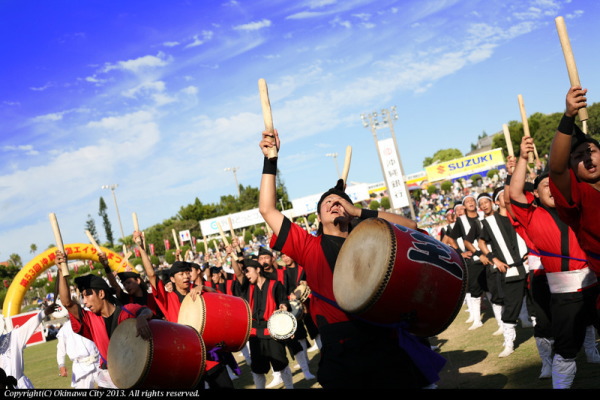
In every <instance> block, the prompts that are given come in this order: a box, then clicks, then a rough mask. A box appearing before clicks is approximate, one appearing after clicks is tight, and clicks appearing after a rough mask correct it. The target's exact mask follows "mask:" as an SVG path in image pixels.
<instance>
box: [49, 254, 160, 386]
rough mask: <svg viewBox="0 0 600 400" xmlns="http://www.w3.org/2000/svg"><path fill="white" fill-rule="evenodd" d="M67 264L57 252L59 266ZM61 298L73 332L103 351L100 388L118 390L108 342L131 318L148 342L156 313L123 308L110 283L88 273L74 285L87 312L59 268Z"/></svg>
mask: <svg viewBox="0 0 600 400" xmlns="http://www.w3.org/2000/svg"><path fill="white" fill-rule="evenodd" d="M66 262H67V256H66V254H65V253H63V252H62V251H60V250H57V251H56V264H57V265H59V264H62V263H66ZM58 273H59V276H58V285H59V292H58V293H59V295H60V299H61V301H62V303H63V306H64V307H65V308H66V309H67V310H68V311H69V317H70V320H71V326H72V328H73V332H75V333H78V334H80V335H81V336H83V337H85V338H87V339H89V340H91V341H92V342H94V344H96V347H98V351H99V352H100V358H101V365H100V368H101V369H102V371H100V374H99V376H98V385H99V386H100V387H104V388H115V387H116V386H115V385H114V384H113V383H112V380H111V379H110V375H109V374H108V370H107V357H108V343H109V341H110V337H111V335H112V333H113V332H114V330H115V329H116V328H117V326H118V325H119V324H120V323H121V322H123V321H125V320H126V319H129V318H135V319H136V327H137V334H138V336H141V337H142V339H144V340H148V339H150V336H151V331H150V327H149V326H148V321H149V320H150V319H152V317H153V316H154V313H153V312H152V311H151V310H150V309H149V308H148V307H146V306H141V305H139V304H126V305H124V306H121V305H120V303H119V301H118V300H117V298H116V297H115V296H114V295H113V292H112V289H111V288H110V286H108V283H107V282H106V281H105V280H104V279H102V278H100V277H99V276H97V275H92V274H87V275H83V276H80V277H78V278H75V284H76V285H77V288H78V289H79V291H80V292H81V293H82V294H83V303H84V306H85V307H86V309H84V308H83V307H82V306H81V305H79V304H78V303H75V302H74V301H73V300H72V299H71V294H70V291H69V283H68V282H67V278H66V277H64V276H63V275H62V273H61V270H60V268H59V270H58Z"/></svg>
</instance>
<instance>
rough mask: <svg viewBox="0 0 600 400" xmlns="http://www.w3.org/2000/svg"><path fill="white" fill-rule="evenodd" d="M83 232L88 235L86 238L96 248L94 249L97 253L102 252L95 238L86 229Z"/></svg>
mask: <svg viewBox="0 0 600 400" xmlns="http://www.w3.org/2000/svg"><path fill="white" fill-rule="evenodd" d="M85 234H86V235H87V237H88V240H89V241H90V243H91V244H92V245H93V246H94V247H95V248H96V251H97V252H98V253H101V252H102V249H101V248H100V246H99V245H98V243H97V242H96V239H94V237H93V236H92V233H91V232H90V231H88V230H86V231H85Z"/></svg>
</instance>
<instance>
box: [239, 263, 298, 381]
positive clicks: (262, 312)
mask: <svg viewBox="0 0 600 400" xmlns="http://www.w3.org/2000/svg"><path fill="white" fill-rule="evenodd" d="M231 266H232V267H233V270H234V272H235V276H236V278H237V280H238V282H239V284H240V286H239V289H240V295H241V296H240V297H242V298H244V299H245V300H246V301H247V302H248V304H249V305H250V309H251V313H252V328H251V330H250V339H249V340H248V342H249V344H250V357H251V360H252V362H251V366H250V368H251V370H252V378H253V379H254V385H255V386H256V389H265V387H266V374H267V373H268V372H269V370H270V369H271V367H272V368H273V372H274V373H275V372H280V373H281V379H282V380H283V384H284V385H285V387H286V389H293V388H294V382H293V379H292V371H291V370H290V366H289V363H288V359H287V354H286V348H285V344H284V342H282V341H277V340H275V339H273V338H272V337H271V336H270V334H269V330H268V328H267V326H268V321H269V318H270V317H271V316H272V315H273V313H274V312H275V311H276V310H278V309H279V310H284V311H287V310H288V309H289V303H288V301H287V294H286V293H285V288H284V287H283V284H282V283H281V282H279V281H277V280H273V279H268V278H266V275H265V272H264V271H263V265H261V264H260V263H259V262H258V261H256V260H252V259H246V260H244V263H243V269H242V266H241V265H240V264H239V263H238V262H237V260H235V259H233V260H232V263H231Z"/></svg>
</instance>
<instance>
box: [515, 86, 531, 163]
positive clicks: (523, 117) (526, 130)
mask: <svg viewBox="0 0 600 400" xmlns="http://www.w3.org/2000/svg"><path fill="white" fill-rule="evenodd" d="M517 97H518V100H519V109H520V110H521V121H523V135H524V136H527V137H529V136H531V135H530V134H529V123H528V122H527V113H526V112H525V103H524V102H523V96H521V95H518V96H517ZM529 163H530V164H531V163H533V153H532V152H529Z"/></svg>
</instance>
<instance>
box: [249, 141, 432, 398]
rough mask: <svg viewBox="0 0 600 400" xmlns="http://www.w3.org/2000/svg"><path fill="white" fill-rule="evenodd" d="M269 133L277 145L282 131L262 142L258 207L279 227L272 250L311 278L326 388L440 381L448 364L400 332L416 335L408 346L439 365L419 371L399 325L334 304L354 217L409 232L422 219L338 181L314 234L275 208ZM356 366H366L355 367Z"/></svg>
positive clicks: (274, 166)
mask: <svg viewBox="0 0 600 400" xmlns="http://www.w3.org/2000/svg"><path fill="white" fill-rule="evenodd" d="M270 136H274V139H275V142H276V146H277V148H279V137H278V134H277V131H275V132H274V133H273V134H271V133H269V132H263V140H262V141H261V142H260V144H259V147H260V148H261V150H262V152H263V154H264V166H263V173H262V179H261V185H260V195H259V211H260V213H261V215H262V217H263V218H264V220H265V221H266V222H267V224H268V225H269V226H270V227H271V229H272V230H273V236H272V238H271V243H270V244H271V248H272V249H274V250H278V251H281V252H282V253H285V254H288V255H289V256H290V257H292V258H293V259H294V260H296V261H297V262H298V264H300V265H302V266H303V267H304V269H305V271H306V279H307V283H308V286H309V287H310V288H311V292H312V294H313V297H312V300H311V306H310V312H311V316H312V317H313V321H314V322H315V323H316V324H317V327H318V328H319V332H320V334H321V340H322V348H321V360H320V363H319V371H318V373H317V378H318V381H319V383H320V384H321V386H322V387H323V388H325V389H328V388H332V389H337V388H339V389H347V388H366V387H374V388H378V389H382V388H398V387H402V388H422V387H425V386H428V385H430V384H434V383H435V381H437V380H438V379H439V378H438V376H437V373H438V372H439V370H440V369H441V366H440V363H441V364H442V365H443V363H442V361H441V360H439V357H440V356H439V355H437V354H435V353H433V351H432V350H431V349H430V348H428V347H427V346H424V345H423V344H421V343H420V342H418V341H415V340H412V339H414V338H413V337H412V336H409V335H408V334H406V332H402V334H403V337H407V338H409V339H411V341H410V344H407V345H406V346H410V349H409V350H411V352H412V351H413V350H414V351H418V352H419V355H420V356H422V357H425V358H426V359H427V361H426V362H425V363H423V364H424V365H435V367H431V366H428V367H425V368H424V369H417V367H416V363H415V362H416V360H415V359H414V358H411V357H409V355H408V352H407V350H405V349H404V348H401V347H400V346H399V344H398V340H399V338H398V337H397V335H398V332H397V331H396V330H394V329H392V328H386V327H376V326H372V325H369V324H367V323H362V322H359V321H357V320H351V319H350V316H349V315H347V314H346V313H345V312H344V311H342V310H340V309H339V308H338V307H336V306H334V305H333V304H332V303H331V302H332V301H335V298H334V294H333V269H334V267H335V262H336V259H337V256H338V253H339V251H340V249H341V247H342V245H343V244H344V240H345V239H346V238H347V237H348V235H349V233H350V229H351V226H352V225H351V222H352V221H353V219H354V218H360V219H366V218H370V217H379V218H383V219H385V220H388V221H389V222H392V223H394V224H398V225H402V226H406V227H408V228H411V229H416V228H417V224H416V223H415V222H414V221H411V220H409V219H407V218H405V217H403V216H400V215H396V214H392V213H388V212H383V211H379V212H377V211H373V210H368V209H360V208H358V207H355V206H354V205H353V204H352V201H351V199H350V197H349V196H348V195H347V194H346V193H345V192H344V186H345V182H343V181H342V180H341V179H340V180H339V181H338V184H337V185H336V186H335V187H334V188H331V189H330V190H328V191H327V192H325V193H324V194H323V195H322V196H321V198H320V200H319V202H318V205H317V217H318V220H319V228H318V232H317V236H312V235H310V234H309V233H307V232H306V231H305V230H304V229H302V228H301V227H300V226H299V225H297V224H294V223H292V222H291V221H290V220H289V219H288V218H287V217H285V216H284V215H283V213H281V211H279V210H278V209H277V207H276V193H277V192H276V174H277V159H274V160H270V159H269V158H268V157H267V156H268V152H269V149H270V148H271V147H273V146H274V144H273V142H272V141H271V139H272V138H271V137H270ZM349 290H350V288H349ZM317 294H318V296H317ZM432 353H433V354H432ZM430 361H433V362H434V364H431V362H430ZM423 364H422V365H423ZM357 365H360V366H361V368H356V366H357ZM425 376H427V378H425Z"/></svg>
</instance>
